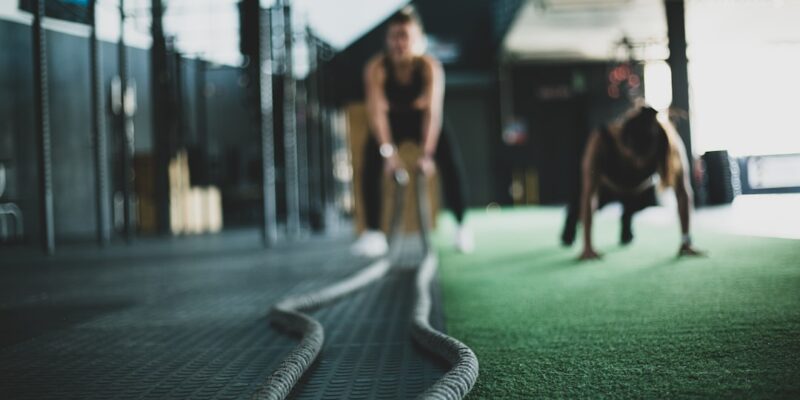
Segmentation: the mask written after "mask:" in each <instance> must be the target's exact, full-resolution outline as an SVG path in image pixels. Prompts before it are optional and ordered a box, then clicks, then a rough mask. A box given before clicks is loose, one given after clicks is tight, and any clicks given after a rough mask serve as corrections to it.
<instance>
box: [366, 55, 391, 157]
mask: <svg viewBox="0 0 800 400" xmlns="http://www.w3.org/2000/svg"><path fill="white" fill-rule="evenodd" d="M385 80H386V71H385V70H384V68H383V65H382V63H381V56H376V57H374V58H373V59H371V60H370V61H369V62H368V63H367V66H366V67H365V68H364V88H365V91H366V93H365V95H366V96H365V97H366V99H367V119H368V123H369V128H370V131H372V133H373V134H374V135H375V139H377V140H378V145H379V146H380V145H384V144H392V134H391V132H390V130H389V118H388V117H387V112H388V111H389V102H388V101H387V100H386V96H385V95H384V93H383V84H384V81H385Z"/></svg>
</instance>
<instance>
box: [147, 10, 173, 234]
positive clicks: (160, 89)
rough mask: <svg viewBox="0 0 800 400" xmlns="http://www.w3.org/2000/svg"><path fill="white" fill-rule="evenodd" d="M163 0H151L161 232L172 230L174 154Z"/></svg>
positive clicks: (157, 192) (157, 197)
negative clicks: (171, 174)
mask: <svg viewBox="0 0 800 400" xmlns="http://www.w3.org/2000/svg"><path fill="white" fill-rule="evenodd" d="M161 1H162V0H152V2H151V7H150V10H151V13H152V21H153V22H152V25H151V32H152V37H153V46H152V48H151V49H150V74H151V79H150V82H151V84H150V88H151V92H152V93H151V102H152V105H153V153H154V156H155V157H154V158H155V166H156V167H155V174H156V176H155V201H156V211H157V212H156V218H157V219H158V224H157V225H158V231H159V232H161V233H166V232H169V231H170V193H169V191H170V188H169V159H170V156H171V151H172V148H171V140H170V130H169V126H168V118H169V114H168V113H169V110H168V107H169V100H168V96H169V89H168V85H169V71H168V70H167V42H166V39H165V38H164V25H163V16H164V7H163V4H162V2H161Z"/></svg>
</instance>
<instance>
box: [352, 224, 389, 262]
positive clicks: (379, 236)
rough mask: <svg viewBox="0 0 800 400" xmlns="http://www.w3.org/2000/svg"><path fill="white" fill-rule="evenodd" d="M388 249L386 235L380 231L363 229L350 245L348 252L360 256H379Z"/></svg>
mask: <svg viewBox="0 0 800 400" xmlns="http://www.w3.org/2000/svg"><path fill="white" fill-rule="evenodd" d="M387 251H389V243H388V242H387V241H386V235H384V234H383V232H381V231H373V230H367V231H364V232H363V233H362V234H361V236H359V237H358V240H356V241H355V243H353V244H352V245H351V246H350V253H352V254H353V255H356V256H361V257H370V258H372V257H379V256H382V255H384V254H386V252H387Z"/></svg>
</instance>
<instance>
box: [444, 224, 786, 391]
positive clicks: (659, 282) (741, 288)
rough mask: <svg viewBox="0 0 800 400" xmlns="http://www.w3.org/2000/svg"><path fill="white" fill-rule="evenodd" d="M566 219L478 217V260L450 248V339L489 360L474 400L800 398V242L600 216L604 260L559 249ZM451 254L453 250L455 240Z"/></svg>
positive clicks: (446, 274)
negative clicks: (624, 236) (681, 249)
mask: <svg viewBox="0 0 800 400" xmlns="http://www.w3.org/2000/svg"><path fill="white" fill-rule="evenodd" d="M562 213H563V212H562V211H561V210H560V209H552V208H550V209H548V208H527V209H522V210H502V211H493V212H477V213H474V214H472V215H470V225H471V226H472V227H473V230H474V231H475V234H476V242H477V249H476V251H475V253H474V254H472V255H461V254H456V253H454V252H453V251H452V250H450V249H449V246H445V245H446V244H449V233H450V232H448V229H447V226H448V225H449V224H447V223H446V222H447V221H445V223H443V224H441V225H442V226H443V228H442V229H440V232H439V233H438V236H437V238H436V239H437V241H438V242H439V243H440V245H441V246H440V248H441V251H440V257H441V258H440V260H441V282H442V289H443V296H444V309H445V316H446V320H447V329H448V333H449V334H451V335H453V336H454V337H456V338H458V339H460V340H462V341H463V342H465V343H466V344H467V345H469V346H470V347H471V348H472V349H473V350H474V351H475V353H476V354H477V355H478V359H479V361H480V377H479V379H478V382H477V384H476V385H475V387H474V389H473V391H472V392H471V393H470V395H469V397H468V398H471V399H477V398H486V399H500V398H520V399H522V398H524V399H527V398H597V397H623V398H631V397H636V398H675V397H678V398H686V397H711V398H776V397H780V398H787V397H789V398H800V241H793V240H781V239H766V238H753V237H744V236H733V235H724V234H715V233H709V232H696V233H695V236H694V238H695V243H696V244H697V246H698V247H700V248H702V249H705V250H707V251H708V252H709V257H706V258H695V259H680V260H678V259H676V257H675V254H676V252H677V248H678V241H679V233H678V228H677V221H676V223H675V226H671V225H668V226H647V225H645V224H644V223H642V222H636V221H635V225H634V232H635V233H636V238H635V240H634V242H633V244H631V245H630V246H628V247H625V248H622V247H620V246H618V245H617V241H618V238H619V235H618V232H619V223H618V221H617V220H616V219H611V217H609V216H606V217H600V218H599V219H598V222H597V229H596V232H595V238H596V242H597V247H598V250H600V251H601V252H603V253H605V257H604V259H603V260H602V261H597V262H588V263H578V262H576V261H575V257H576V255H577V253H578V251H579V246H578V245H577V243H576V246H574V247H573V248H571V249H564V248H561V247H559V246H558V241H557V238H558V234H559V233H560V229H561V222H562V216H563V214H562ZM445 241H446V242H447V243H444V242H445Z"/></svg>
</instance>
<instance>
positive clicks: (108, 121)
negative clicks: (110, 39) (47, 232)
mask: <svg viewBox="0 0 800 400" xmlns="http://www.w3.org/2000/svg"><path fill="white" fill-rule="evenodd" d="M47 41H48V45H47V49H48V67H49V83H50V129H51V136H52V146H53V153H52V154H53V192H54V211H55V229H56V238H57V240H60V241H65V240H66V241H71V240H86V239H90V238H93V237H94V235H95V229H96V214H95V175H94V147H93V143H94V139H93V137H92V130H91V113H90V111H91V110H90V107H91V106H90V104H91V102H90V85H89V78H90V77H89V45H88V38H86V37H82V36H75V35H70V34H66V33H62V32H56V31H51V30H48V31H47ZM0 49H2V50H3V51H0V87H1V88H2V92H3V93H10V94H12V95H10V96H0V97H2V98H0V144H2V147H0V159H2V160H4V162H6V163H8V164H9V187H8V188H7V192H6V193H5V194H4V196H3V201H12V202H14V203H16V204H17V205H19V207H20V208H21V209H22V212H23V216H24V222H25V232H26V237H27V239H28V240H29V241H30V240H35V239H36V238H37V237H38V235H39V219H38V207H39V197H38V189H37V185H38V166H37V161H36V160H37V158H36V157H37V156H36V154H37V153H36V149H37V145H38V139H37V138H36V135H35V133H34V113H33V107H34V101H33V76H32V73H31V71H32V70H33V68H32V67H31V66H32V62H33V61H32V59H33V55H32V53H31V27H30V26H29V25H26V24H21V23H18V22H12V21H6V20H0ZM128 56H129V59H128V61H129V74H130V77H131V79H132V80H133V81H135V82H136V86H137V89H138V90H137V97H138V101H137V103H138V110H137V113H136V115H135V116H134V125H135V137H136V139H135V140H136V142H135V144H136V151H137V152H144V153H146V152H149V151H150V150H151V147H152V146H151V143H152V140H151V137H152V130H151V115H150V107H149V101H147V99H148V98H147V97H146V96H147V94H148V93H149V86H150V79H149V74H150V72H149V61H148V59H149V58H148V52H147V51H146V50H142V49H135V48H129V49H128ZM101 57H102V58H101V65H102V66H101V68H102V73H103V76H102V83H103V86H104V88H103V90H102V94H103V99H102V101H103V107H104V108H105V109H106V111H107V114H106V115H105V121H104V122H105V123H104V127H105V134H106V135H107V137H108V138H109V154H110V157H109V160H110V163H112V166H110V167H111V169H110V170H109V171H112V172H113V171H115V170H114V169H113V160H115V159H119V157H117V154H118V152H117V150H118V149H117V148H116V146H115V144H117V141H116V140H115V136H116V135H115V134H114V132H115V131H114V121H113V118H112V114H111V111H110V107H109V104H110V98H109V93H110V83H111V79H112V77H113V76H115V75H116V74H117V71H118V64H117V45H116V44H114V43H101ZM112 179H113V177H112Z"/></svg>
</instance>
